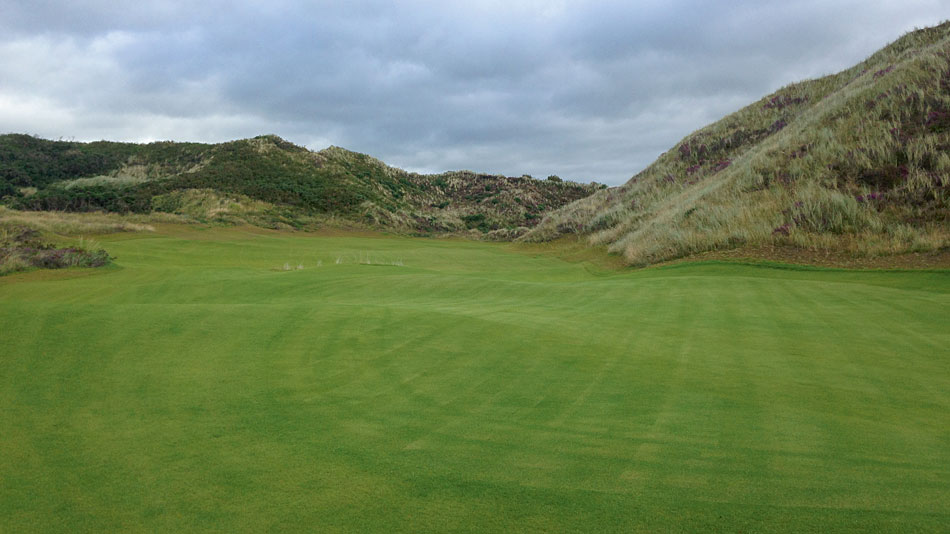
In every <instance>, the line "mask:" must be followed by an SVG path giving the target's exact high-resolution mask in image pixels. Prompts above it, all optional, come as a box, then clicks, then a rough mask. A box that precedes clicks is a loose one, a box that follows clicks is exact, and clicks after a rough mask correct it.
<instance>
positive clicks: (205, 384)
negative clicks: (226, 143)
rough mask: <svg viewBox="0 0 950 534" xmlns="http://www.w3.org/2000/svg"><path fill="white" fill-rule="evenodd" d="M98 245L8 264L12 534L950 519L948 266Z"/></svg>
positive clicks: (223, 241) (4, 388)
mask: <svg viewBox="0 0 950 534" xmlns="http://www.w3.org/2000/svg"><path fill="white" fill-rule="evenodd" d="M102 243H103V246H104V247H105V248H106V249H107V250H108V251H109V252H110V253H111V254H113V255H115V256H116V257H117V259H116V261H115V265H114V266H111V267H107V268H103V269H98V270H96V269H87V270H69V271H56V272H52V271H46V272H41V271H34V272H30V273H25V274H19V275H12V276H6V277H3V278H0V325H2V326H0V328H2V330H0V406H2V410H0V531H2V532H30V531H47V532H51V531H56V532H119V531H122V532H157V531H164V532H181V531H203V532H208V531H218V532H238V531H250V532H262V531H288V530H289V531H319V532H359V531H375V532H424V531H437V532H445V531H459V532H513V531H521V532H542V531H543V532H551V531H590V532H614V531H616V532H630V531H660V532H696V531H719V532H722V531H729V532H740V531H741V532H785V531H796V532H812V531H821V532H848V531H851V532H867V531H892V532H916V531H920V532H933V531H941V530H945V529H946V528H947V525H948V524H950V327H948V324H950V272H946V271H944V272H940V271H930V272H873V271H868V272H850V271H834V270H815V269H811V270H809V269H778V268H768V267H762V266H752V265H738V264H717V263H706V264H685V265H678V266H673V267H662V268H652V269H645V270H629V271H622V272H615V271H602V270H598V269H595V268H593V267H591V266H590V265H587V264H583V263H568V262H565V261H562V260H559V259H557V258H556V257H553V256H550V255H536V254H529V253H527V252H525V251H523V250H521V251H518V250H515V249H514V248H513V247H512V246H511V245H499V244H490V243H476V242H464V241H440V240H425V239H409V238H396V237H353V236H338V237H328V236H324V237H315V236H304V235H290V234H278V233H265V232H260V231H258V232H251V231H244V230H239V229H211V230H198V229H188V228H185V229H174V230H164V231H162V232H159V233H157V234H149V235H144V234H130V235H121V236H115V235H114V236H106V237H103V238H102Z"/></svg>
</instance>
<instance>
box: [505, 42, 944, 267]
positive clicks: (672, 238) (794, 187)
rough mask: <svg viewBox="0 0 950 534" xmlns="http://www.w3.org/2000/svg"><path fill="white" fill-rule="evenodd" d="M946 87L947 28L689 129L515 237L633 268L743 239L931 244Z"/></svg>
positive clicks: (937, 220)
mask: <svg viewBox="0 0 950 534" xmlns="http://www.w3.org/2000/svg"><path fill="white" fill-rule="evenodd" d="M946 87H950V23H945V24H943V25H941V26H938V27H935V28H930V29H927V30H922V31H919V32H914V33H911V34H908V35H906V36H904V37H903V38H902V39H900V40H898V41H897V42H895V43H894V44H892V45H890V46H889V47H887V48H885V49H883V50H882V51H880V52H878V53H877V54H875V55H873V56H871V57H870V58H868V59H867V60H866V61H864V62H862V63H861V64H859V65H857V66H855V67H853V68H851V69H848V70H846V71H843V72H841V73H839V74H836V75H833V76H827V77H824V78H821V79H818V80H808V81H804V82H800V83H796V84H792V85H789V86H787V87H785V88H783V89H781V90H780V91H778V92H776V93H775V94H773V95H770V96H769V97H766V98H763V99H762V100H760V101H759V102H756V103H754V104H752V105H750V106H747V107H746V108H744V109H742V110H739V111H737V112H736V113H733V114H731V115H729V116H727V117H725V118H723V119H722V120H720V121H718V122H716V123H714V124H711V125H709V126H707V127H705V128H703V129H701V130H699V131H697V132H694V133H693V134H691V135H689V136H688V137H686V138H685V139H683V140H682V141H681V142H680V143H678V144H677V145H676V146H675V147H674V148H673V149H671V150H670V151H668V152H666V153H664V154H663V155H661V156H660V157H659V158H658V159H657V160H656V161H655V162H654V163H653V164H651V165H650V166H649V167H647V168H646V169H645V170H644V171H642V172H641V173H639V174H638V175H636V176H634V177H633V178H632V179H631V180H630V181H628V182H627V183H626V184H624V185H623V186H620V187H616V188H611V189H609V190H606V191H600V192H598V193H596V194H595V195H592V196H590V197H588V198H585V199H582V200H580V201H577V202H574V203H572V204H569V205H567V206H565V207H564V208H562V209H560V210H558V211H555V212H553V213H551V214H549V215H548V216H546V217H545V218H544V220H543V221H542V222H541V224H539V225H538V227H537V228H535V229H534V230H532V231H531V232H529V233H528V234H527V235H526V236H524V238H523V240H525V241H538V240H548V239H552V238H555V237H557V236H558V235H560V234H562V233H581V234H584V235H586V236H587V239H588V241H589V242H590V244H592V245H606V246H608V250H610V251H612V252H614V253H618V254H622V255H623V256H624V258H626V260H627V261H628V262H630V263H634V264H643V263H651V262H656V261H663V260H667V259H672V258H675V257H679V256H683V255H688V254H692V253H696V252H702V251H707V250H713V249H719V248H730V247H737V246H742V245H746V244H752V245H762V244H785V245H789V244H791V245H794V246H799V247H803V248H825V249H841V250H849V251H852V252H854V253H855V254H862V255H867V254H886V253H901V252H910V251H929V250H937V249H940V248H942V247H945V246H947V235H948V234H950V229H948V228H950V224H948V220H950V215H948V214H950V192H948V186H950V154H948V152H950V91H947V90H946V89H945V88H946Z"/></svg>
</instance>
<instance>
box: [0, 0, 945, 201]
mask: <svg viewBox="0 0 950 534" xmlns="http://www.w3.org/2000/svg"><path fill="white" fill-rule="evenodd" d="M63 4H65V5H63ZM721 4H722V3H718V2H717V3H712V2H702V1H692V2H687V1H680V2H659V1H656V2H654V1H646V2H637V3H633V2H626V1H622V2H621V1H616V2H614V1H602V2H581V1H571V0H562V1H524V2H517V1H510V0H509V1H507V2H502V1H494V0H483V1H475V2H464V3H459V4H458V5H453V3H451V2H427V1H411V0H410V1H404V2H371V1H368V2H317V3H313V2H292V1H274V0H272V1H269V2H180V1H154V2H143V3H141V5H138V6H136V7H131V6H128V5H127V6H124V7H122V8H121V9H118V8H116V7H114V6H115V3H114V2H107V1H92V0H88V1H75V0H74V1H72V2H66V3H61V2H55V1H50V0H46V1H42V0H32V1H29V2H27V1H5V0H0V13H2V16H0V131H8V132H25V133H32V134H37V135H40V136H43V137H50V138H61V137H62V138H72V139H78V140H94V139H113V140H129V141H150V140H156V139H174V140H192V141H207V142H217V141H223V140H228V139H235V138H241V137H250V136H254V135H259V134H262V133H276V134H278V135H280V136H282V137H284V138H286V139H289V140H291V141H293V142H296V143H298V144H303V145H306V146H308V147H310V148H312V149H320V148H323V147H325V146H327V145H330V144H335V145H340V146H344V147H346V148H350V149H352V150H357V151H360V152H366V153H369V154H371V155H373V156H376V157H378V158H380V159H383V160H384V161H386V162H387V163H390V164H392V165H396V166H399V167H403V168H406V169H409V170H418V171H423V172H425V171H433V172H434V171H443V170H450V169H472V170H478V171H485V172H496V173H502V174H509V175H520V174H523V173H528V174H532V175H535V176H539V177H543V176H547V175H548V174H558V175H560V176H562V177H564V178H570V179H575V180H579V181H590V180H597V181H601V182H606V183H610V184H617V183H621V182H623V181H625V180H626V179H627V178H629V177H630V176H631V175H633V174H634V173H635V172H637V171H639V170H640V169H642V168H643V167H644V166H646V165H648V164H649V163H650V162H651V161H652V160H653V159H655V158H656V156H658V155H659V154H660V153H661V152H662V151H664V150H666V149H667V148H669V147H670V146H672V145H673V144H674V143H676V142H677V141H678V140H679V139H681V138H682V137H684V136H685V135H687V134H688V133H690V132H691V131H692V130H695V129H696V128H699V127H701V126H703V125H704V124H707V123H709V122H712V121H714V120H716V119H718V118H719V117H721V116H723V115H725V114H727V113H729V112H731V111H733V110H735V109H737V108H739V107H741V106H743V105H745V104H747V103H749V102H751V101H753V100H755V99H758V98H759V97H761V96H763V95H764V94H766V93H768V92H771V91H774V90H775V89H778V88H779V87H781V86H783V85H785V84H787V83H791V82H793V81H797V80H800V79H802V78H808V77H815V76H820V75H823V74H829V73H832V72H835V71H838V70H841V69H843V68H846V67H848V66H850V65H852V64H854V63H856V62H858V61H860V60H862V59H864V58H865V57H867V56H868V55H870V54H871V53H872V52H874V51H875V50H877V49H878V48H880V47H882V46H884V45H885V44H887V43H888V42H890V41H892V40H894V39H896V38H897V37H899V36H900V35H901V34H903V33H905V32H907V31H910V30H912V29H914V27H923V26H930V25H934V24H937V23H939V22H941V21H942V20H943V19H945V18H947V17H948V16H950V15H948V13H950V10H948V9H947V8H946V7H945V6H942V5H941V4H942V2H940V1H925V0H906V1H895V2H874V3H870V4H869V3H866V2H856V1H838V2H833V1H803V2H795V3H792V2H787V1H783V2H769V1H756V2H744V3H735V4H734V5H730V6H728V7H726V6H724V5H721Z"/></svg>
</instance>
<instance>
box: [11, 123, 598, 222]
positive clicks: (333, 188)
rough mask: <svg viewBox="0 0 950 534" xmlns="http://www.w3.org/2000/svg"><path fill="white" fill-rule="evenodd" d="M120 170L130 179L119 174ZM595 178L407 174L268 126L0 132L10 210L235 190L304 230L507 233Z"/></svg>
mask: <svg viewBox="0 0 950 534" xmlns="http://www.w3.org/2000/svg"><path fill="white" fill-rule="evenodd" d="M129 169H134V170H135V171H136V172H138V173H139V175H138V177H137V178H136V179H135V180H122V179H121V178H122V177H123V176H126V175H127V174H128V173H129V172H131V171H130V170H129ZM95 177H100V178H103V179H100V178H95ZM80 178H88V179H89V180H77V179H80ZM601 187H604V186H601V185H599V184H578V183H574V182H569V181H564V180H562V179H561V178H560V177H558V176H556V175H551V176H549V177H548V178H547V179H546V180H535V179H534V178H531V177H530V176H527V175H524V176H521V177H506V176H496V175H486V174H477V173H472V172H469V171H458V172H447V173H443V174H438V175H419V174H414V173H409V172H406V171H403V170H401V169H396V168H392V167H389V166H387V165H386V164H384V163H383V162H381V161H379V160H376V159H374V158H372V157H370V156H367V155H365V154H359V153H356V152H351V151H348V150H344V149H342V148H339V147H330V148H328V149H325V150H321V151H319V152H311V151H309V150H307V149H306V148H303V147H299V146H296V145H294V144H292V143H289V142H287V141H285V140H283V139H281V138H279V137H277V136H273V135H267V136H260V137H256V138H254V139H245V140H240V141H232V142H229V143H222V144H218V145H202V144H196V143H172V142H163V143H151V144H148V145H136V144H131V143H111V142H97V143H77V142H65V141H47V140H43V139H38V138H35V137H31V136H27V135H19V134H12V135H4V136H0V199H2V203H4V204H6V205H8V206H10V207H13V208H17V209H22V210H61V211H76V212H85V211H107V212H117V213H129V212H137V213H147V212H151V211H162V212H171V213H179V212H180V211H182V210H184V209H185V206H184V204H183V202H184V201H183V199H187V198H188V195H187V194H186V193H187V192H193V191H203V192H206V191H210V192H212V193H214V194H216V195H219V196H220V197H221V199H222V201H221V203H222V204H227V200H226V199H227V197H228V196H240V197H241V198H247V199H251V200H253V201H261V202H264V203H268V204H270V205H272V206H273V208H267V209H261V210H258V212H256V213H257V215H256V217H255V218H254V219H253V220H248V221H246V222H250V223H251V224H264V225H265V226H270V227H281V226H287V225H289V226H291V227H305V226H307V224H309V223H307V222H304V221H305V220H306V221H312V220H313V218H312V217H313V216H331V217H339V218H343V219H348V220H351V221H354V222H358V223H360V224H368V225H371V226H377V227H386V228H388V229H391V230H397V231H406V232H409V233H413V232H422V233H444V232H460V231H461V232H471V231H476V232H481V233H489V232H494V231H501V230H504V231H506V233H505V235H511V236H516V234H520V233H523V231H524V230H526V229H527V227H530V226H533V225H534V224H536V223H537V221H539V220H540V219H541V217H542V215H543V214H544V213H545V212H547V211H550V210H552V209H556V208H558V207H560V206H563V205H565V204H567V203H569V202H572V201H574V200H577V199H580V198H583V197H585V196H587V195H589V194H591V193H593V192H594V191H596V190H597V189H599V188H601ZM27 188H29V192H26V189H27ZM202 194H204V193H202ZM192 196H194V195H192ZM205 196H207V195H205ZM209 209H210V210H211V211H214V212H217V211H220V209H222V208H221V207H220V206H219V207H210V208H209ZM191 211H192V212H193V211H194V210H193V209H192V210H191ZM268 213H270V214H277V213H279V214H280V216H279V217H278V219H279V220H277V219H275V220H274V221H271V223H268V222H267V221H266V220H263V219H266V218H267V217H268V215H267V214H268ZM181 214H184V213H181ZM294 214H297V216H295V215H294ZM188 215H189V216H194V217H195V218H196V220H199V221H201V220H209V219H215V220H222V217H220V216H218V217H212V216H210V215H209V216H208V217H202V216H200V215H198V216H195V214H194V213H188ZM224 220H230V219H228V218H226V217H225V218H224ZM519 228H520V229H521V230H518V229H519Z"/></svg>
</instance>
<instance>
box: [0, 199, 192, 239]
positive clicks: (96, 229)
mask: <svg viewBox="0 0 950 534" xmlns="http://www.w3.org/2000/svg"><path fill="white" fill-rule="evenodd" d="M180 221H181V219H179V218H176V217H173V216H165V215H163V214H155V215H119V214H115V213H68V212H52V211H19V210H12V209H9V208H5V207H3V206H0V224H3V225H6V226H10V225H22V226H28V227H30V228H34V229H37V230H39V231H42V232H45V233H49V234H56V235H60V236H83V235H96V234H111V233H114V232H152V231H154V230H155V227H154V226H153V224H154V223H156V222H180Z"/></svg>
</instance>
